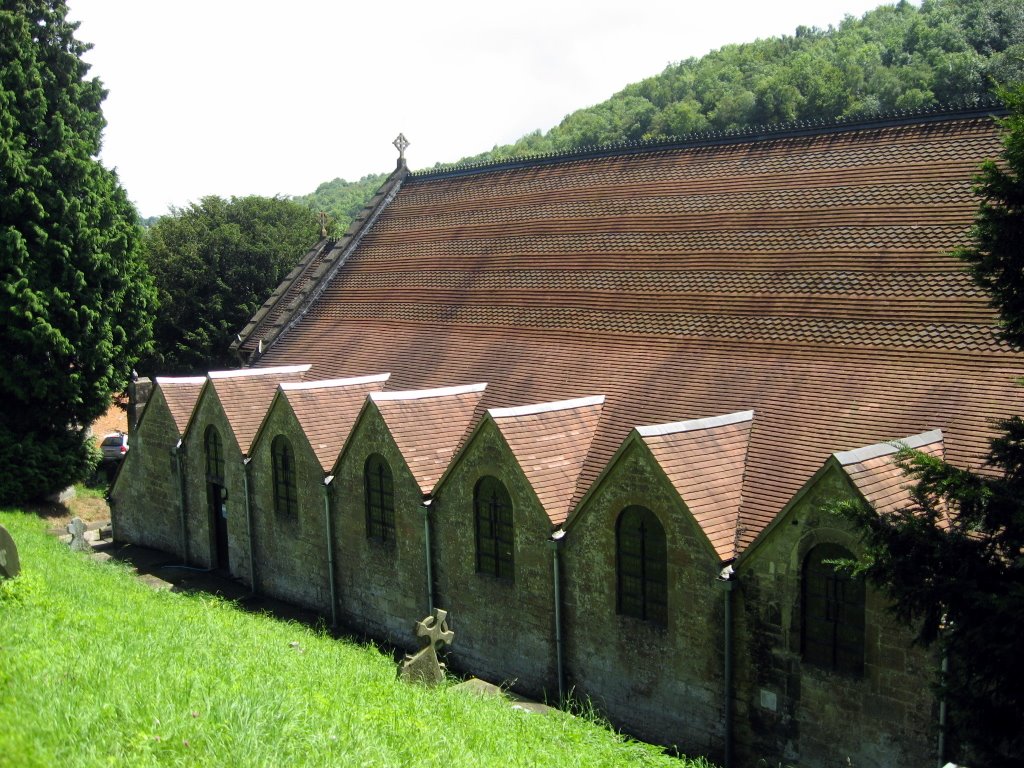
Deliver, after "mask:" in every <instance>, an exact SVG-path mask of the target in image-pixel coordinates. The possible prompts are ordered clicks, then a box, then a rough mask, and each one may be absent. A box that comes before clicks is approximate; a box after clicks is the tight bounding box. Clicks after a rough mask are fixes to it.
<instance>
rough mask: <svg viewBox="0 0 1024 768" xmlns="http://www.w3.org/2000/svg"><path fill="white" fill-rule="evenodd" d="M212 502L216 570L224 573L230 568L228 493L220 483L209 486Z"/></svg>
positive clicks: (211, 514) (211, 515) (214, 564)
mask: <svg viewBox="0 0 1024 768" xmlns="http://www.w3.org/2000/svg"><path fill="white" fill-rule="evenodd" d="M207 497H208V498H209V501H210V517H211V518H212V519H213V549H214V555H215V560H216V562H214V563H213V567H214V568H219V569H220V570H222V571H228V570H230V569H229V567H228V491H227V489H226V488H225V487H224V486H223V485H221V484H220V483H214V482H211V483H210V484H209V485H208V486H207Z"/></svg>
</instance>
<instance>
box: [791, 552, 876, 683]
mask: <svg viewBox="0 0 1024 768" xmlns="http://www.w3.org/2000/svg"><path fill="white" fill-rule="evenodd" d="M852 559H853V554H852V553H850V551H849V550H847V549H845V548H844V547H841V546H839V545H838V544H819V545H818V546H816V547H814V548H813V549H812V550H811V551H810V552H808V553H807V557H806V559H805V560H804V572H803V613H802V616H803V622H802V636H803V637H802V639H803V643H802V645H803V657H804V661H806V662H807V663H808V664H813V665H814V666H816V667H821V668H822V669H830V670H833V671H836V672H843V673H846V674H853V675H860V674H862V673H863V671H864V582H863V581H862V580H860V579H855V578H853V577H852V576H851V575H850V574H849V572H848V571H845V570H837V569H836V567H835V565H833V563H832V562H830V561H835V560H852Z"/></svg>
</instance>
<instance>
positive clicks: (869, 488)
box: [833, 429, 945, 514]
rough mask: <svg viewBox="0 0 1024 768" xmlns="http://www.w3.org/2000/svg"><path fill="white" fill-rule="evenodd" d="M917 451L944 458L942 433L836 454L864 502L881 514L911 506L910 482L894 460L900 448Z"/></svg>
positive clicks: (924, 434)
mask: <svg viewBox="0 0 1024 768" xmlns="http://www.w3.org/2000/svg"><path fill="white" fill-rule="evenodd" d="M904 446H906V447H907V448H915V449H917V450H919V451H921V452H922V453H927V454H929V455H931V456H937V457H939V458H942V457H943V456H944V454H945V451H944V445H943V441H942V431H941V430H938V429H936V430H932V431H930V432H922V433H921V434H918V435H914V436H913V437H908V438H905V439H903V440H897V441H894V442H891V443H876V444H875V445H869V446H867V447H865V448H859V449H857V450H854V451H845V452H842V453H836V454H833V455H834V456H835V458H836V461H838V462H839V464H840V465H841V466H842V467H843V469H844V470H845V471H846V474H847V475H848V476H849V478H850V480H851V481H852V482H853V484H854V485H855V486H856V487H857V490H858V491H860V492H861V495H863V496H864V500H865V501H867V502H868V504H870V505H871V506H872V507H873V508H874V510H875V511H876V512H878V513H880V514H886V513H889V512H895V511H896V510H899V509H906V508H907V507H908V506H910V503H911V498H910V492H909V491H908V486H909V483H910V481H909V480H908V479H907V476H906V475H905V474H903V470H901V469H900V468H899V467H898V466H897V465H896V463H895V462H894V461H893V459H894V458H895V456H896V452H897V451H899V449H900V448H902V447H904Z"/></svg>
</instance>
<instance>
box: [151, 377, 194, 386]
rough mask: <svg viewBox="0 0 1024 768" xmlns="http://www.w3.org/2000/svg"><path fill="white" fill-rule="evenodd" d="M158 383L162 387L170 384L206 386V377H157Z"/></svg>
mask: <svg viewBox="0 0 1024 768" xmlns="http://www.w3.org/2000/svg"><path fill="white" fill-rule="evenodd" d="M156 383H157V384H159V385H160V386H161V387H165V386H167V385H168V384H205V383H206V377H205V376H157V377H156Z"/></svg>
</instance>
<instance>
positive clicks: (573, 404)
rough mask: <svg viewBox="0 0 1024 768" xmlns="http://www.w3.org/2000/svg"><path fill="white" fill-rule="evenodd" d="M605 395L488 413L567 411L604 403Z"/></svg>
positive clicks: (497, 415) (494, 415) (500, 416)
mask: <svg viewBox="0 0 1024 768" xmlns="http://www.w3.org/2000/svg"><path fill="white" fill-rule="evenodd" d="M603 404H604V395H592V396H590V397H576V398H573V399H571V400H553V401H551V402H547V403H536V404H534V405H519V406H514V407H512V408H489V409H488V410H487V413H488V414H490V416H491V418H492V419H503V418H509V417H512V416H530V415H533V414H537V413H550V412H552V411H567V410H570V409H572V408H586V407H588V406H592V405H603Z"/></svg>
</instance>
